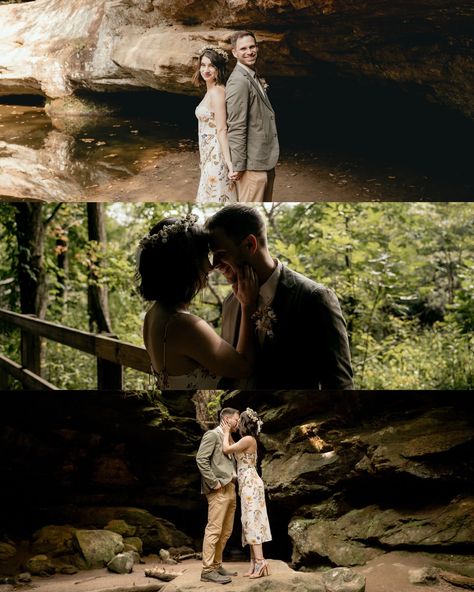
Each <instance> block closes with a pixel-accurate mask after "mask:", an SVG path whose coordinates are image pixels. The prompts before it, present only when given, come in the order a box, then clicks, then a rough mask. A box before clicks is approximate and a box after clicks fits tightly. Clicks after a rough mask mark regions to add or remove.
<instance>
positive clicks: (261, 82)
mask: <svg viewBox="0 0 474 592" xmlns="http://www.w3.org/2000/svg"><path fill="white" fill-rule="evenodd" d="M260 84H261V85H262V88H263V90H264V91H265V92H267V88H268V87H269V86H270V85H269V84H268V83H267V81H266V80H265V78H260Z"/></svg>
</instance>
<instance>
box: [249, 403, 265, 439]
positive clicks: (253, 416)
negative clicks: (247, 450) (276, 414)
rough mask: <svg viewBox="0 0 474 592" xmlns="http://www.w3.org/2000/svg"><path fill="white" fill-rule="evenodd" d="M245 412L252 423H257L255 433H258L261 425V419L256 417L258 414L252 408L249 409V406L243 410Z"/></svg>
mask: <svg viewBox="0 0 474 592" xmlns="http://www.w3.org/2000/svg"><path fill="white" fill-rule="evenodd" d="M245 413H246V414H247V417H248V418H249V419H251V421H252V422H253V423H256V424H257V435H258V434H260V432H261V430H262V426H263V421H262V420H261V419H260V418H259V417H258V415H257V414H256V413H255V411H254V410H253V409H250V407H247V409H246V410H245Z"/></svg>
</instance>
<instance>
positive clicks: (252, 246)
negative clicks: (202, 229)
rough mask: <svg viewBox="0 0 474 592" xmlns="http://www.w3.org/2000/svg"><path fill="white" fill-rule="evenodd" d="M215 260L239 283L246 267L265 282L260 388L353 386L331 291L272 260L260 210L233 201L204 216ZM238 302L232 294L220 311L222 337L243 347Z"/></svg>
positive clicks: (346, 345) (260, 306)
mask: <svg viewBox="0 0 474 592" xmlns="http://www.w3.org/2000/svg"><path fill="white" fill-rule="evenodd" d="M206 228H207V230H208V232H209V235H210V243H211V248H212V251H213V256H214V257H213V265H214V267H215V268H216V269H218V270H219V271H220V272H221V273H222V274H223V275H224V276H225V278H226V280H227V281H228V282H229V283H231V284H233V283H235V281H236V279H237V275H236V270H237V268H238V267H239V266H241V265H244V264H248V265H250V266H251V267H252V268H253V269H254V270H255V272H256V274H257V276H258V279H259V284H260V291H259V302H258V304H257V305H258V309H259V310H258V311H257V313H256V314H255V324H256V330H257V334H258V339H259V342H260V348H259V353H258V355H257V361H256V366H255V380H256V388H260V389H283V388H285V389H351V388H353V386H352V368H351V359H350V351H349V343H348V339H347V332H346V324H345V321H344V318H343V316H342V312H341V307H340V305H339V301H338V299H337V297H336V295H335V294H334V292H333V291H332V290H330V289H329V288H326V287H324V286H322V285H321V284H317V283H315V282H314V281H312V280H310V279H308V278H307V277H305V276H303V275H301V274H299V273H296V272H294V271H292V270H291V269H289V268H288V267H285V266H284V265H282V264H281V263H280V262H279V261H278V260H276V259H274V258H273V257H272V256H271V254H270V252H269V250H268V244H267V234H266V228H265V221H264V220H263V218H262V216H261V214H260V213H259V212H258V211H257V208H255V207H251V206H248V205H245V204H231V205H228V206H225V207H224V208H222V209H221V210H219V211H217V212H216V213H215V214H214V215H213V216H211V218H209V219H208V220H207V221H206ZM239 324H240V305H239V302H238V300H237V299H236V298H235V296H234V294H233V293H231V294H230V295H229V296H228V297H227V298H226V299H225V301H224V304H223V309H222V337H223V338H224V339H225V340H226V341H228V342H229V343H230V344H232V345H234V346H235V345H236V344H237V339H238V334H239Z"/></svg>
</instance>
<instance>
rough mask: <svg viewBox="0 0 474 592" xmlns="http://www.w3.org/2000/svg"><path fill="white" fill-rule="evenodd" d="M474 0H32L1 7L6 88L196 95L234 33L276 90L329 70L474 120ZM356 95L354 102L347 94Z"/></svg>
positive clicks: (2, 85)
mask: <svg viewBox="0 0 474 592" xmlns="http://www.w3.org/2000/svg"><path fill="white" fill-rule="evenodd" d="M473 17H474V7H473V5H472V3H471V2H467V1H466V0H465V1H463V2H458V3H456V4H455V5H454V4H453V3H448V2H446V1H444V2H443V1H437V0H425V1H422V2H416V3H411V4H410V3H406V2H403V3H402V2H391V3H387V2H358V3H354V2H346V1H343V0H341V1H332V0H257V1H255V0H252V1H250V0H214V1H211V2H206V3H205V5H204V4H203V3H202V2H200V1H198V0H177V1H175V0H36V1H34V2H29V3H26V4H14V5H5V6H0V22H1V23H2V26H1V27H2V36H1V40H0V55H1V56H2V58H1V63H0V94H16V93H17V94H18V93H37V94H42V95H45V96H48V97H50V98H57V97H64V96H68V95H71V94H73V93H75V92H78V91H84V90H87V91H117V90H133V89H137V88H139V89H146V88H154V89H158V90H161V91H167V92H171V93H183V94H193V93H195V92H196V89H195V88H194V87H193V86H192V84H191V76H192V72H193V69H194V66H195V64H196V55H197V53H198V50H199V48H200V47H202V46H203V45H204V44H217V45H220V46H221V47H223V48H226V49H229V47H230V46H229V38H230V36H231V34H232V32H234V31H235V30H238V29H251V30H252V31H254V32H255V33H256V35H257V37H258V40H259V42H260V49H261V63H260V69H261V71H262V72H264V73H265V75H266V76H267V77H268V78H270V79H271V82H272V83H273V84H275V86H276V88H282V87H283V88H286V89H287V90H292V89H293V88H303V89H304V87H305V85H306V84H307V82H308V81H311V83H313V84H314V83H315V82H316V83H317V80H318V76H319V74H320V72H321V68H325V67H327V66H330V67H332V68H333V69H334V75H335V76H345V77H350V78H352V79H353V80H354V81H355V82H360V81H363V80H372V81H376V82H379V83H381V84H382V83H390V84H395V85H398V86H399V87H401V88H403V89H404V90H406V91H407V92H410V93H416V94H420V95H422V96H424V97H425V98H427V99H428V100H431V101H434V102H437V103H439V104H442V105H445V106H448V107H450V108H452V109H455V110H458V111H460V112H461V113H463V114H464V115H465V116H467V117H470V118H473V117H474V101H473V98H472V97H473V88H474V59H473V57H472V52H471V51H470V49H469V48H470V47H472V43H473V35H472V30H473V29H474V28H473ZM349 100H350V99H349Z"/></svg>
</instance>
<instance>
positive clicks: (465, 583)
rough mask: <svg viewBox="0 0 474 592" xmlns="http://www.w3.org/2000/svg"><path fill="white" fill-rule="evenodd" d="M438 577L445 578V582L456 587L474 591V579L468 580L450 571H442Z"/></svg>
mask: <svg viewBox="0 0 474 592" xmlns="http://www.w3.org/2000/svg"><path fill="white" fill-rule="evenodd" d="M438 575H439V577H440V578H443V580H445V581H446V582H449V583H450V584H453V585H454V586H461V587H462V588H469V589H470V590H474V578H468V577H467V576H461V575H459V574H455V573H451V572H449V571H440V572H439V574H438Z"/></svg>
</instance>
